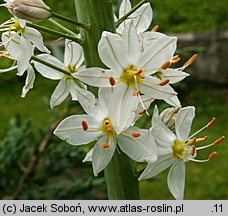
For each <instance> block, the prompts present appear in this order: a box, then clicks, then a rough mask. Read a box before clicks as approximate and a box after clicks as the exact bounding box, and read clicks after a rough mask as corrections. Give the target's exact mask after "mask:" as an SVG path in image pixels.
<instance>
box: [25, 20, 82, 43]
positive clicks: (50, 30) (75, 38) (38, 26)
mask: <svg viewBox="0 0 228 216" xmlns="http://www.w3.org/2000/svg"><path fill="white" fill-rule="evenodd" d="M26 25H27V26H29V27H32V28H35V29H37V30H40V31H43V32H47V33H49V34H53V35H56V36H59V37H63V38H67V39H70V40H72V41H74V42H76V43H78V44H80V45H83V42H84V41H83V39H81V38H77V37H76V36H74V35H69V34H65V33H62V32H58V31H55V30H52V29H49V28H46V27H44V26H40V25H37V24H34V23H26Z"/></svg>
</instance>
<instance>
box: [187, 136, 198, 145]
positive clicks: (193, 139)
mask: <svg viewBox="0 0 228 216" xmlns="http://www.w3.org/2000/svg"><path fill="white" fill-rule="evenodd" d="M195 142H196V138H195V137H194V138H192V139H190V140H189V141H188V145H189V146H191V145H193V144H194V143H195Z"/></svg>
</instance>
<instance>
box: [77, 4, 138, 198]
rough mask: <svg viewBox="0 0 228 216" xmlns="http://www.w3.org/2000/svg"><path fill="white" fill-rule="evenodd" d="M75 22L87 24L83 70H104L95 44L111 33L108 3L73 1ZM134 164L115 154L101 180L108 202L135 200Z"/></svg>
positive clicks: (83, 33)
mask: <svg viewBox="0 0 228 216" xmlns="http://www.w3.org/2000/svg"><path fill="white" fill-rule="evenodd" d="M75 6H76V12H77V17H78V21H79V22H84V23H91V28H90V30H89V31H85V30H83V29H81V35H82V37H83V38H85V44H84V46H83V49H84V56H85V64H86V66H87V67H95V66H98V67H104V65H103V63H102V62H101V60H100V57H99V55H98V49H97V47H98V42H99V40H100V38H101V34H102V32H103V31H109V32H115V31H116V28H115V22H114V16H113V14H114V13H113V10H112V2H110V1H108V0H99V1H95V0H84V1H81V0H75ZM135 171H136V163H135V162H134V161H133V160H131V159H130V158H129V157H127V156H126V155H125V154H124V153H123V152H122V151H121V150H119V151H118V152H117V150H116V151H115V153H114V155H113V157H112V159H111V161H110V163H109V165H108V166H107V167H106V168H105V170H104V173H105V179H106V185H107V191H108V198H109V199H116V200H117V199H121V200H124V199H139V186H138V180H137V176H136V175H135Z"/></svg>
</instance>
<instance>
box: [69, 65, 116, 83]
mask: <svg viewBox="0 0 228 216" xmlns="http://www.w3.org/2000/svg"><path fill="white" fill-rule="evenodd" d="M72 76H73V77H75V78H76V79H79V80H80V81H82V82H84V83H86V84H87V85H91V86H95V87H111V85H110V82H109V77H111V76H112V77H114V79H115V74H114V73H113V72H111V71H110V70H105V69H102V68H98V67H92V68H88V69H84V70H81V71H78V72H76V73H72ZM116 81H117V79H116Z"/></svg>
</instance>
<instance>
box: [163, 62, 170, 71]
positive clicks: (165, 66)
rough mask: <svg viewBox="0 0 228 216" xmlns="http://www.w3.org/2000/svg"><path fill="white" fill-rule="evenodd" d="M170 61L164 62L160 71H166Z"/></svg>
mask: <svg viewBox="0 0 228 216" xmlns="http://www.w3.org/2000/svg"><path fill="white" fill-rule="evenodd" d="M170 64H171V63H170V61H167V62H165V63H164V64H163V65H162V66H161V69H162V70H166V69H167V68H168V67H169V66H170Z"/></svg>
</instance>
